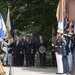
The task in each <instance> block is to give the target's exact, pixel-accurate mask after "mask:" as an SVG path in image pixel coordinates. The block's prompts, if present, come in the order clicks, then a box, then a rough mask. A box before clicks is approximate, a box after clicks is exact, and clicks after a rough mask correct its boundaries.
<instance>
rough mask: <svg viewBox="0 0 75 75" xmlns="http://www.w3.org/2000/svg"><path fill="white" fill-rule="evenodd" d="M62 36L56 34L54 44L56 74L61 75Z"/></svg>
mask: <svg viewBox="0 0 75 75" xmlns="http://www.w3.org/2000/svg"><path fill="white" fill-rule="evenodd" d="M61 36H62V34H61V33H57V39H56V42H55V55H56V61H57V73H58V74H62V73H63V61H62V42H63V39H62V38H61Z"/></svg>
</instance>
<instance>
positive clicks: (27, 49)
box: [23, 40, 32, 67]
mask: <svg viewBox="0 0 75 75" xmlns="http://www.w3.org/2000/svg"><path fill="white" fill-rule="evenodd" d="M31 49H32V42H31V41H30V40H29V41H25V42H24V46H23V52H25V55H26V66H27V67H28V66H29V65H30V64H31Z"/></svg>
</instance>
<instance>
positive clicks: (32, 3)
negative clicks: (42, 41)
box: [0, 0, 58, 40]
mask: <svg viewBox="0 0 75 75" xmlns="http://www.w3.org/2000/svg"><path fill="white" fill-rule="evenodd" d="M57 4H58V0H7V1H5V0H4V1H3V0H2V1H1V2H0V11H1V13H2V14H3V17H4V19H5V20H6V15H7V8H8V6H10V10H11V12H12V15H13V23H14V28H15V29H20V30H21V31H26V32H29V33H34V32H36V33H37V34H38V35H40V34H41V35H43V36H44V37H45V38H46V39H47V40H48V39H49V38H50V37H51V34H52V25H53V27H55V28H56V26H57V21H56V9H57Z"/></svg>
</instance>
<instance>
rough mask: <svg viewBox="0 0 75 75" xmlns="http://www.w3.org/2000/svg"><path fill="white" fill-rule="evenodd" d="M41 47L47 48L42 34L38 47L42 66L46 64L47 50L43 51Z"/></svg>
mask: <svg viewBox="0 0 75 75" xmlns="http://www.w3.org/2000/svg"><path fill="white" fill-rule="evenodd" d="M40 47H44V48H45V49H46V50H47V47H46V42H45V41H44V40H43V37H42V36H39V43H38V49H39V54H40V66H41V67H43V66H45V59H46V51H45V52H43V53H41V52H40Z"/></svg>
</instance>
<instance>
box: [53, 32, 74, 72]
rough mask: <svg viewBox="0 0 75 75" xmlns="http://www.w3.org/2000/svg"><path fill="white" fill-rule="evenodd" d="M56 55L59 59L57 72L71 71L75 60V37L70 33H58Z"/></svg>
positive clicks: (57, 59)
mask: <svg viewBox="0 0 75 75" xmlns="http://www.w3.org/2000/svg"><path fill="white" fill-rule="evenodd" d="M54 45H55V55H56V61H57V70H58V72H57V73H69V72H71V70H72V67H73V64H74V62H73V61H74V60H75V58H74V57H75V56H74V55H75V54H74V53H75V51H74V49H75V37H74V36H73V35H69V34H61V33H58V34H57V39H56V41H55V44H54Z"/></svg>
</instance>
